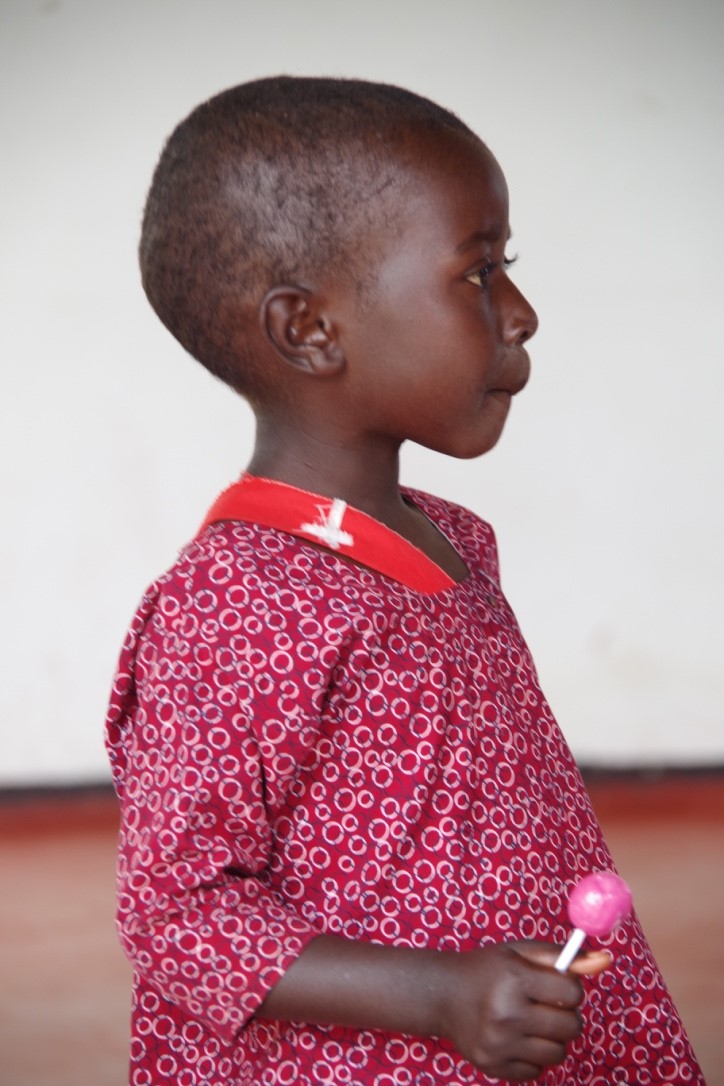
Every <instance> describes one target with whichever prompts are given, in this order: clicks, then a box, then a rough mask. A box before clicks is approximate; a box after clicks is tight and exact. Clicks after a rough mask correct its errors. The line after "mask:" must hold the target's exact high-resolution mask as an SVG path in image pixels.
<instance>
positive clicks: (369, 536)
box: [199, 475, 455, 593]
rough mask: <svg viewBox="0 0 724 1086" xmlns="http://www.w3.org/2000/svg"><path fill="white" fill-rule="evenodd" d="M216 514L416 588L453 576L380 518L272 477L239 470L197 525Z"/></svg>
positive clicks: (438, 588)
mask: <svg viewBox="0 0 724 1086" xmlns="http://www.w3.org/2000/svg"><path fill="white" fill-rule="evenodd" d="M220 520H244V521H251V522H253V523H254V524H259V525H261V527H262V528H278V529H279V530H280V531H283V532H288V533H289V534H290V535H293V536H297V537H298V538H299V539H306V540H307V541H308V542H310V543H316V544H318V545H321V546H323V547H325V548H327V549H329V550H331V551H332V552H334V553H336V554H339V555H342V556H344V557H346V558H351V559H353V560H354V561H355V562H359V563H360V565H363V566H367V567H369V568H370V569H374V570H376V571H377V572H378V573H382V574H384V575H385V576H386V577H391V578H392V579H393V580H395V581H399V583H400V584H404V585H407V587H408V588H412V589H413V590H414V591H416V592H424V593H433V592H442V591H444V590H445V589H448V588H452V587H454V585H455V581H454V580H453V579H452V577H450V576H448V574H447V573H445V571H444V570H443V569H441V568H440V566H438V565H437V564H436V563H435V562H433V561H432V559H431V558H428V557H427V555H426V554H423V552H422V551H421V550H419V549H418V548H417V547H415V546H414V545H413V544H412V543H409V542H408V541H407V540H406V539H403V537H402V536H401V535H398V534H397V532H393V531H392V529H391V528H387V527H386V526H385V525H384V524H381V523H380V521H378V520H375V519H374V518H373V517H370V516H368V515H367V513H363V512H362V510H361V509H355V508H354V507H353V506H350V505H347V503H346V502H343V501H342V500H341V499H340V498H325V497H323V496H322V495H320V494H312V493H310V492H309V491H307V490H299V489H298V488H297V487H295V486H289V485H288V484H287V483H279V482H277V481H276V480H273V479H260V478H258V477H257V476H255V475H242V477H241V479H240V480H239V481H238V482H237V483H233V484H232V485H231V486H230V487H228V489H226V490H225V491H224V492H223V493H222V494H220V495H219V497H218V498H217V499H216V501H215V502H214V504H213V505H212V506H211V509H210V510H209V512H208V513H207V514H206V518H205V520H204V522H203V524H202V525H201V528H200V529H199V532H202V531H203V530H204V528H207V527H208V525H209V524H214V523H216V522H217V521H220Z"/></svg>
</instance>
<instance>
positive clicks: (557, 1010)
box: [526, 1003, 583, 1045]
mask: <svg viewBox="0 0 724 1086" xmlns="http://www.w3.org/2000/svg"><path fill="white" fill-rule="evenodd" d="M582 1027H583V1023H582V1021H581V1016H580V1014H579V1013H578V1011H577V1010H570V1009H566V1008H565V1007H556V1006H553V1007H550V1006H546V1004H544V1003H537V1004H535V1005H534V1006H532V1007H531V1008H530V1010H529V1012H528V1018H527V1020H526V1033H527V1034H528V1036H529V1037H530V1038H532V1039H536V1040H539V1041H541V1042H544V1041H552V1042H554V1043H557V1044H562V1045H565V1044H567V1043H568V1042H569V1041H574V1040H575V1039H576V1037H578V1036H579V1034H580V1032H581V1029H582Z"/></svg>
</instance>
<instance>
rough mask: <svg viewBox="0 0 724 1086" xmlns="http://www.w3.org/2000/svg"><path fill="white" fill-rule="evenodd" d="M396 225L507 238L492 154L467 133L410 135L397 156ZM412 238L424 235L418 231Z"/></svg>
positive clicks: (499, 174)
mask: <svg viewBox="0 0 724 1086" xmlns="http://www.w3.org/2000/svg"><path fill="white" fill-rule="evenodd" d="M398 165H399V178H400V184H399V186H398V188H397V195H398V201H397V203H398V207H397V212H398V215H399V219H398V222H399V224H400V226H402V224H407V225H408V226H410V225H411V224H416V225H417V226H418V227H420V226H424V224H425V223H427V224H428V225H429V226H430V227H431V228H432V226H433V224H436V226H437V228H438V229H443V230H446V231H447V232H448V233H449V234H450V237H451V240H452V237H453V236H454V235H455V234H456V233H459V234H460V237H459V239H458V242H457V243H456V244H460V245H461V246H462V245H463V244H464V242H465V240H466V238H467V236H468V234H469V235H475V236H476V237H478V236H479V237H480V238H483V236H484V237H487V239H488V240H490V241H495V240H497V239H498V238H499V237H500V236H501V235H504V236H505V238H507V235H508V230H509V227H508V187H507V184H506V181H505V176H504V174H503V171H502V170H501V168H500V166H499V165H498V162H497V161H496V159H495V157H494V156H493V154H492V153H491V152H490V150H489V149H488V148H487V147H486V146H485V144H484V143H483V142H482V141H481V140H479V139H477V137H475V136H474V135H473V134H472V133H470V134H469V135H468V134H467V133H465V132H457V131H455V130H452V129H444V128H436V129H435V130H433V131H428V132H425V133H415V134H414V137H413V139H412V140H411V141H410V142H409V143H408V144H407V145H406V146H405V147H404V148H403V150H402V153H401V154H400V157H399V162H398ZM417 232H418V234H422V233H424V230H423V231H420V230H418V231H417Z"/></svg>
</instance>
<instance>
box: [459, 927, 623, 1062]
mask: <svg viewBox="0 0 724 1086" xmlns="http://www.w3.org/2000/svg"><path fill="white" fill-rule="evenodd" d="M558 953H559V950H558V949H557V948H556V947H554V946H551V945H550V944H547V943H532V942H531V943H507V944H498V945H495V946H489V947H483V948H481V949H480V950H472V951H468V952H466V953H463V954H445V955H443V958H444V968H445V969H446V970H447V971H448V981H447V985H446V986H445V988H444V992H445V995H444V1008H443V1011H442V1015H441V1024H442V1029H441V1035H442V1036H444V1037H446V1038H447V1039H448V1040H449V1041H451V1042H452V1044H454V1045H455V1048H456V1049H457V1050H458V1052H460V1054H461V1055H463V1056H464V1057H465V1058H466V1059H467V1060H469V1061H470V1062H471V1063H472V1064H474V1065H475V1066H476V1067H478V1068H479V1069H480V1070H482V1071H484V1072H485V1073H486V1074H487V1075H490V1076H492V1077H493V1078H502V1079H506V1080H508V1081H509V1082H524V1081H526V1080H528V1079H534V1078H537V1077H538V1075H540V1074H541V1072H542V1070H543V1069H544V1068H545V1067H548V1066H551V1065H553V1064H557V1063H561V1062H562V1061H563V1060H564V1059H565V1057H566V1045H567V1044H568V1043H569V1042H570V1041H572V1040H573V1039H574V1038H575V1037H577V1036H578V1034H579V1033H580V1031H581V1019H580V1016H579V1013H578V1007H579V1005H580V1003H581V1000H582V999H583V987H582V985H581V982H580V980H579V979H578V977H577V976H574V975H572V974H574V973H578V974H584V973H586V974H591V975H592V974H595V973H598V972H600V971H601V970H602V969H605V968H606V966H607V965H608V964H609V963H610V957H609V956H608V955H607V954H606V953H605V952H601V953H595V954H587V955H581V956H580V957H579V958H577V959H576V960H575V961H574V963H573V964H572V965H571V968H570V970H569V972H568V973H557V972H556V971H555V969H554V968H553V966H554V963H555V961H556V958H557V957H558Z"/></svg>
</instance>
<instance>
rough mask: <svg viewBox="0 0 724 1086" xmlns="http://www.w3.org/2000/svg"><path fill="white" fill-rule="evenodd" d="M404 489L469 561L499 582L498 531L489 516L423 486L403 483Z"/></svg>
mask: <svg viewBox="0 0 724 1086" xmlns="http://www.w3.org/2000/svg"><path fill="white" fill-rule="evenodd" d="M403 493H404V495H405V497H407V498H409V500H410V501H412V502H414V504H415V505H417V506H418V507H419V508H420V509H422V511H423V513H425V515H426V516H428V517H429V518H430V520H431V521H432V522H433V523H434V524H435V526H436V527H437V528H439V529H440V531H441V532H442V533H443V535H446V536H447V538H448V539H449V540H450V542H451V543H452V544H453V545H454V546H455V547H456V548H457V550H458V551H459V553H460V554H461V555H462V556H463V557H464V558H465V559H466V560H467V561H468V562H469V563H472V564H473V565H475V566H477V567H478V568H480V569H482V571H483V573H485V574H486V575H487V576H488V577H491V578H492V579H493V580H495V581H496V582H499V580H500V576H499V567H498V548H497V543H496V540H495V532H494V531H493V528H492V526H491V525H490V524H489V523H488V522H487V521H486V520H483V519H482V517H480V516H478V514H477V513H473V512H472V510H470V509H466V508H465V506H463V505H458V504H457V503H455V502H451V501H448V500H447V499H446V498H440V497H437V496H436V495H434V494H428V493H427V492H426V491H424V490H416V489H413V488H411V487H404V488H403Z"/></svg>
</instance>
